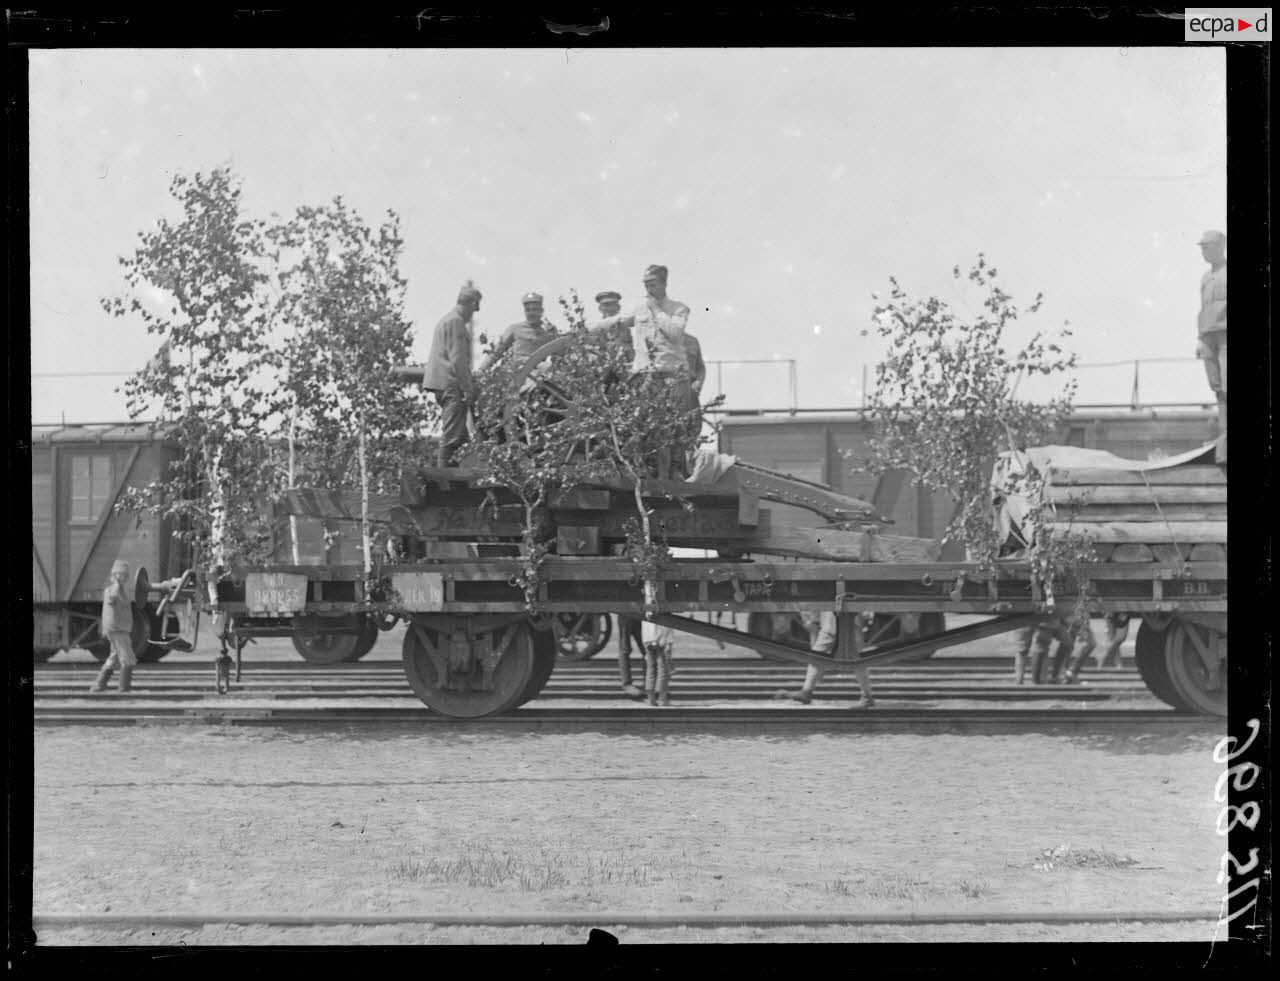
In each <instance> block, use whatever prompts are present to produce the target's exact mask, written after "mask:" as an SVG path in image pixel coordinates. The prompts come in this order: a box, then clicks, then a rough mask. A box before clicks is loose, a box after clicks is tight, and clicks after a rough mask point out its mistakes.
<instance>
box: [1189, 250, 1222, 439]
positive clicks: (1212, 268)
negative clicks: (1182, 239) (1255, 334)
mask: <svg viewBox="0 0 1280 981" xmlns="http://www.w3.org/2000/svg"><path fill="white" fill-rule="evenodd" d="M1200 254H1201V255H1202V256H1203V257H1204V261H1205V262H1207V263H1209V268H1208V269H1207V270H1206V271H1205V274H1204V275H1203V276H1201V277H1200V316H1199V317H1198V318H1197V325H1196V326H1197V331H1198V339H1197V343H1196V357H1197V358H1200V359H1201V360H1203V361H1204V373H1205V376H1206V377H1207V378H1208V380H1209V387H1210V388H1211V389H1213V394H1214V395H1216V396H1217V398H1218V429H1219V432H1220V434H1221V438H1220V441H1219V442H1220V446H1221V448H1222V450H1223V452H1222V453H1220V454H1219V460H1220V461H1221V459H1222V458H1223V456H1225V447H1226V436H1227V236H1226V235H1224V234H1223V233H1222V232H1218V231H1213V230H1212V229H1211V230H1209V231H1207V232H1205V233H1204V234H1203V235H1201V236H1200Z"/></svg>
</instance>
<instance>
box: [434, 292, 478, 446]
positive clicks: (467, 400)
mask: <svg viewBox="0 0 1280 981" xmlns="http://www.w3.org/2000/svg"><path fill="white" fill-rule="evenodd" d="M479 309H480V291H479V290H478V289H476V288H475V287H474V286H473V285H472V284H471V281H470V280H468V281H467V284H466V285H465V286H463V287H462V289H461V290H459V291H458V302H457V305H456V306H454V308H453V309H452V310H450V311H449V312H448V313H446V314H445V315H444V316H443V317H441V318H440V322H439V323H438V324H436V328H435V332H434V333H433V334H432V335H431V353H430V354H429V355H428V356H427V363H426V366H425V370H424V372H423V378H422V387H423V388H424V389H426V390H427V391H429V392H432V393H433V394H434V395H435V399H436V403H437V404H438V405H439V406H440V450H439V455H438V457H437V466H441V467H456V466H457V465H458V461H457V453H458V447H460V446H461V445H462V444H463V443H465V442H466V441H467V412H468V406H469V405H470V404H471V403H472V402H474V401H475V390H476V386H475V381H474V379H473V378H472V377H471V318H472V317H473V316H474V315H475V313H476V311H477V310H479Z"/></svg>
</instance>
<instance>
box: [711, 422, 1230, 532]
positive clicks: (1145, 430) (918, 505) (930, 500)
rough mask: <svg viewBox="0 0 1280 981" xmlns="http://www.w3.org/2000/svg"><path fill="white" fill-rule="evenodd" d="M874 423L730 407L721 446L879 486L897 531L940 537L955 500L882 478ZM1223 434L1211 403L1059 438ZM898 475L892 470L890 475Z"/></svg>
mask: <svg viewBox="0 0 1280 981" xmlns="http://www.w3.org/2000/svg"><path fill="white" fill-rule="evenodd" d="M871 431H872V423H871V422H870V420H869V419H867V418H866V416H865V415H864V414H863V413H861V412H860V411H858V410H849V411H847V412H846V411H840V412H831V413H826V412H823V413H812V414H809V413H797V414H795V415H792V414H790V413H788V412H776V413H775V412H759V413H741V414H726V415H724V416H722V417H721V418H720V451H721V452H722V453H732V454H734V455H735V456H738V457H741V458H742V459H743V460H746V461H748V462H751V463H755V464H759V465H760V466H763V467H769V468H771V469H774V470H778V471H781V472H783V473H789V474H792V475H793V476H796V477H802V478H804V479H806V480H813V481H817V482H818V483H822V484H826V485H828V486H829V487H831V489H832V490H835V491H839V492H840V493H842V494H848V495H850V496H852V497H858V498H862V499H863V500H866V501H875V497H876V491H877V489H878V488H879V490H880V494H881V497H882V498H883V499H885V500H891V501H893V502H894V503H893V506H892V508H891V509H889V512H890V513H889V515H888V516H889V517H891V518H893V521H894V526H895V527H894V532H895V533H896V534H902V535H912V536H918V537H921V538H936V537H938V536H939V535H941V534H942V532H943V530H944V529H945V528H946V525H947V522H948V521H949V520H950V518H951V512H952V505H951V501H950V500H949V498H948V497H947V495H946V494H945V493H930V492H929V491H928V490H926V489H925V488H923V487H919V486H917V485H916V484H914V483H913V482H911V481H909V480H901V485H900V487H894V488H890V487H888V486H886V484H882V483H881V482H880V481H879V480H878V478H876V477H875V476H873V475H872V474H871V473H870V472H869V471H868V470H867V469H866V465H865V461H866V459H867V457H868V456H869V454H870V449H869V446H868V442H869V439H870V436H871ZM1216 436H1217V417H1216V414H1215V413H1214V412H1213V411H1211V410H1204V409H1187V410H1156V409H1130V410H1126V409H1107V410H1098V411H1079V412H1077V413H1075V414H1074V415H1072V416H1071V417H1070V418H1069V419H1068V421H1067V423H1066V425H1065V426H1063V428H1062V431H1061V432H1060V433H1059V435H1058V438H1057V441H1058V442H1059V443H1063V444H1067V445H1071V446H1084V447H1089V448H1090V449H1099V450H1106V451H1107V452H1108V453H1114V454H1116V455H1117V456H1121V457H1126V458H1129V459H1136V460H1146V459H1155V458H1158V457H1161V456H1172V455H1174V454H1176V453H1181V452H1183V451H1185V450H1190V449H1195V448H1196V447H1197V446H1203V445H1205V444H1206V443H1210V442H1212V441H1213V440H1214V439H1215V438H1216ZM892 479H893V478H892V477H891V476H886V483H888V482H890V481H892ZM894 491H896V492H897V494H896V499H895V498H894ZM876 503H879V502H876Z"/></svg>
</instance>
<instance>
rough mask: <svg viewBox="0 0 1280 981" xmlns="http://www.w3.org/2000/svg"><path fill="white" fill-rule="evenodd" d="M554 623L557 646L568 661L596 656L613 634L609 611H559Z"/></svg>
mask: <svg viewBox="0 0 1280 981" xmlns="http://www.w3.org/2000/svg"><path fill="white" fill-rule="evenodd" d="M553 623H554V625H555V628H554V629H555V634H556V646H557V647H559V649H560V656H561V657H562V658H564V659H565V660H566V661H585V660H587V659H588V658H591V657H595V656H596V655H597V654H599V653H600V652H601V651H602V650H604V648H605V645H606V644H608V643H609V638H610V637H612V636H613V620H612V619H611V618H610V617H609V614H607V613H558V614H556V617H555V620H554V621H553Z"/></svg>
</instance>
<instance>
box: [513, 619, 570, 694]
mask: <svg viewBox="0 0 1280 981" xmlns="http://www.w3.org/2000/svg"><path fill="white" fill-rule="evenodd" d="M558 653H559V650H558V647H557V645H556V638H555V633H554V632H553V631H550V630H535V631H533V660H534V665H533V675H532V676H531V677H530V678H529V683H528V684H527V685H525V688H524V691H522V692H521V693H520V698H519V700H518V701H517V702H516V704H515V706H514V707H515V708H519V707H520V706H521V705H523V704H524V703H525V702H530V701H533V699H535V698H537V697H538V696H539V695H540V694H541V693H542V689H543V688H545V687H546V685H547V682H548V681H549V680H551V672H552V671H554V670H555V667H556V655H557V654H558Z"/></svg>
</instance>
